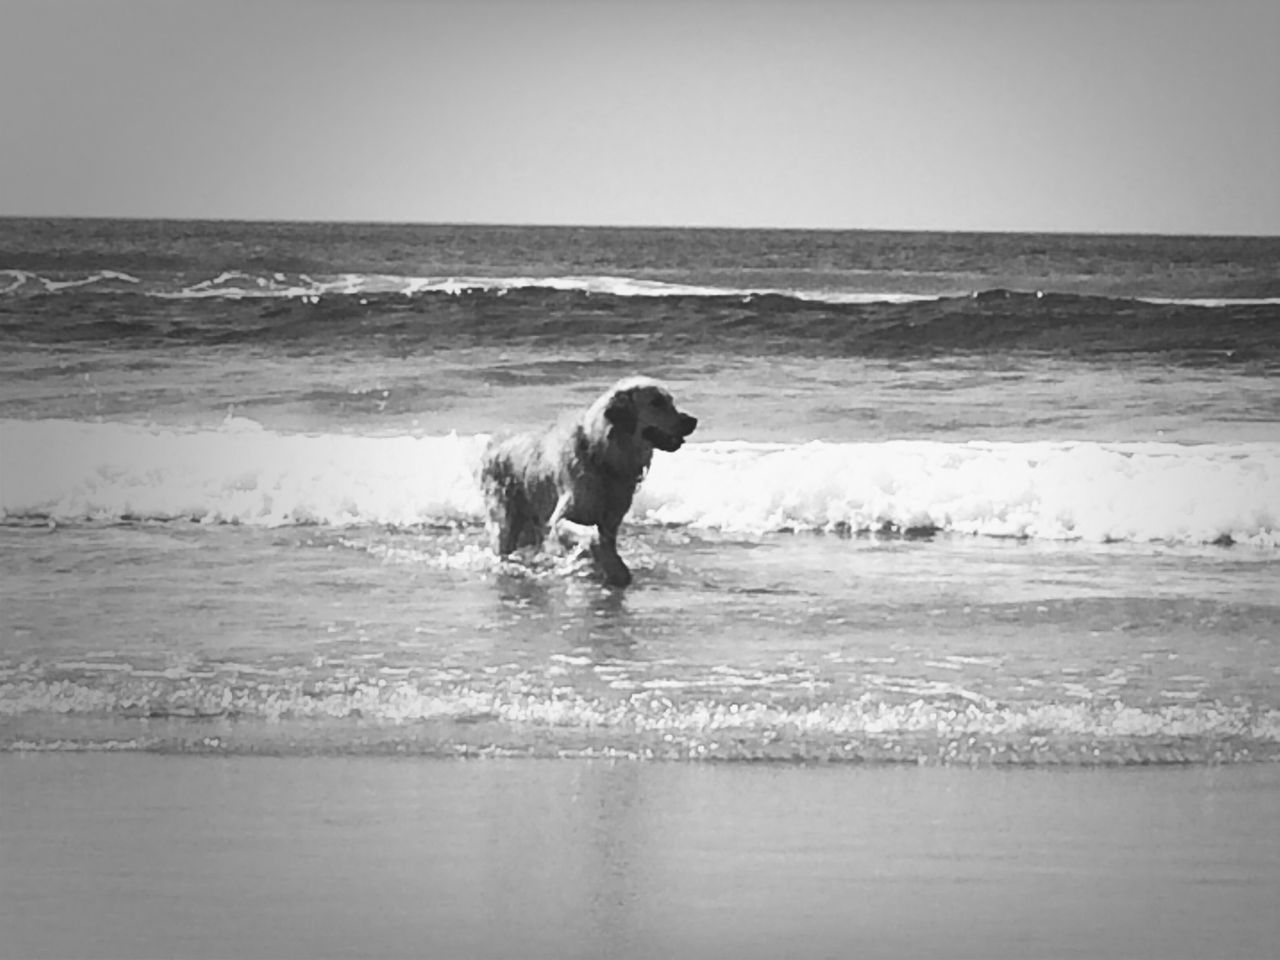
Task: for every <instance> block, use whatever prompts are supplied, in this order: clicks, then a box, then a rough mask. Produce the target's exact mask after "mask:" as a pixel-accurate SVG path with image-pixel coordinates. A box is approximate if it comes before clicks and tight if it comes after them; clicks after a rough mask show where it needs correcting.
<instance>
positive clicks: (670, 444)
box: [600, 377, 698, 453]
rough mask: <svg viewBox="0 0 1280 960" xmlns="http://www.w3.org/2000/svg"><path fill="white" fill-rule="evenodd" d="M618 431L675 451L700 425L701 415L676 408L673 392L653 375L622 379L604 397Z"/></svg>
mask: <svg viewBox="0 0 1280 960" xmlns="http://www.w3.org/2000/svg"><path fill="white" fill-rule="evenodd" d="M600 400H601V401H603V402H604V405H605V406H604V417H605V419H606V420H608V421H609V423H610V424H612V428H613V431H614V432H615V433H620V434H624V435H626V436H630V437H634V438H636V439H638V440H642V441H643V442H645V443H647V444H649V445H650V446H653V447H657V448H658V449H659V450H665V451H666V452H667V453H674V452H675V451H676V450H679V449H680V447H681V446H682V445H683V444H684V440H685V437H687V436H689V434H691V433H693V431H694V430H695V429H696V428H697V426H698V418H697V417H691V416H689V414H687V413H681V412H680V411H679V410H677V409H676V404H675V401H674V400H673V399H672V398H671V392H670V391H669V390H667V388H666V387H664V386H663V385H662V384H660V383H659V382H658V381H657V380H652V379H650V378H649V377H628V378H627V379H625V380H619V381H618V382H617V383H616V384H614V385H613V388H612V389H611V390H610V391H609V392H608V393H606V394H605V395H604V396H603V397H601V398H600Z"/></svg>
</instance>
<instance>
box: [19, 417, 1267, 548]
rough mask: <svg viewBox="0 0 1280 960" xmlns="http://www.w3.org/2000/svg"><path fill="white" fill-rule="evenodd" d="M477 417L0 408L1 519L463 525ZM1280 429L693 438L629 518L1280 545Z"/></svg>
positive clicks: (747, 527) (476, 496)
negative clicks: (1192, 434)
mask: <svg viewBox="0 0 1280 960" xmlns="http://www.w3.org/2000/svg"><path fill="white" fill-rule="evenodd" d="M487 439H488V438H487V436H485V435H474V436H459V435H456V434H450V435H448V436H425V437H416V436H388V437H369V436H357V435H349V434H316V435H304V434H283V433H276V432H274V431H270V430H266V429H264V428H262V427H261V426H260V425H259V424H257V423H255V422H254V421H251V420H244V419H234V418H231V419H228V420H227V421H225V422H224V423H223V424H221V425H220V426H219V427H218V428H216V429H185V430H184V429H177V428H161V427H145V426H137V425H130V424H119V423H80V422H72V421H56V420H46V421H0V451H3V452H4V455H3V459H0V517H4V518H8V519H14V520H29V519H50V520H55V521H60V522H75V521H86V520H138V519H144V520H176V519H185V520H193V521H200V522H203V523H240V524H250V525H256V526H279V525H285V524H325V525H333V526H349V525H368V524H377V525H395V526H412V525H419V524H473V523H478V522H480V520H481V519H482V515H483V500H482V496H481V492H480V488H479V485H478V483H477V481H476V478H475V468H476V465H477V463H478V460H479V456H480V452H481V450H482V449H483V447H484V444H485V443H486V441H487ZM1278 517H1280V444H1276V443H1267V442H1256V443H1238V444H1204V445H1186V444H1174V443H1097V442H1086V441H1071V442H1049V441H1037V442H1004V443H987V442H963V443H962V442H936V441H886V442H864V443H823V442H812V443H807V444H762V443H749V442H741V441H733V442H714V443H694V444H690V445H688V446H687V447H686V448H685V449H684V450H682V451H681V452H680V453H679V454H676V455H673V456H661V457H658V458H657V459H656V460H655V462H654V466H653V469H652V471H651V472H650V474H649V476H648V478H647V480H646V481H645V483H644V485H643V486H642V487H641V489H640V491H639V494H638V496H637V498H636V502H635V506H634V508H633V510H632V513H631V518H630V519H631V521H632V522H637V523H641V524H646V523H647V524H664V525H680V526H689V527H694V528H705V529H713V530H719V531H725V532H729V533H742V534H751V535H755V534H762V533H768V532H779V531H799V530H815V531H827V532H837V533H864V532H870V533H876V532H897V533H905V532H910V531H926V532H946V533H956V534H969V535H982V536H996V537H1025V538H1036V539H1049V540H1085V541H1095V542H1108V541H1134V542H1149V541H1161V542H1169V543H1231V542H1247V543H1252V544H1256V545H1259V546H1266V547H1274V546H1277V545H1280V535H1278V532H1277V531H1278V526H1280V525H1278Z"/></svg>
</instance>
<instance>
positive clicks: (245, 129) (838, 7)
mask: <svg viewBox="0 0 1280 960" xmlns="http://www.w3.org/2000/svg"><path fill="white" fill-rule="evenodd" d="M1278 51H1280V2H1277V0H1199V2H1190V0H1021V2H1018V0H986V2H980V0H897V2H890V0H845V2H837V0H828V2H821V0H756V2H752V0H738V2H731V0H682V2H666V0H515V2H510V3H508V2H500V0H464V2H447V0H418V2H415V0H360V2H355V0H352V2H347V3H340V2H325V0H297V2H289V0H259V2H240V0H205V2H184V0H0V214H8V215H79V216H145V217H161V216H163V217H231V218H272V219H322V220H324V219H341V220H350V219H358V220H410V221H428V222H430V221H450V222H501V223H581V224H597V223H598V224H662V225H704V226H778V227H836V228H843V227H880V228H903V229H980V230H1081V231H1140V232H1166V233H1261V234H1280V52H1278Z"/></svg>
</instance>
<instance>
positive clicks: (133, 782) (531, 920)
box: [0, 754, 1280, 960]
mask: <svg viewBox="0 0 1280 960" xmlns="http://www.w3.org/2000/svg"><path fill="white" fill-rule="evenodd" d="M1277 904H1280V766H1277V765H1251V766H1233V767H1193V768H1154V769H1119V770H1116V769H1111V770H1091V769H1072V770H1027V769H1017V770H991V769H986V770H970V769H937V768H892V767H889V768H885V767H881V768H858V767H852V766H846V767H798V766H788V765H776V766H769V765H752V766H749V765H708V764H679V763H671V764H664V763H637V762H631V761H618V762H609V761H570V760H550V761H520V760H479V761H423V760H394V759H379V758H306V757H296V758H257V757H234V758H226V759H223V758H208V757H174V756H151V755H101V754H52V755H20V754H19V755H8V756H0V956H3V957H14V958H32V960H34V958H40V957H58V958H69V957H93V958H105V957H182V958H187V957H192V958H194V957H209V958H213V957H237V958H240V957H246V958H248V957H262V958H286V957H290V958H291V957H299V958H303V957H305V958H316V957H486V958H488V957H493V958H499V957H512V958H516V957H583V958H587V957H592V958H594V957H628V958H629V957H664V958H665V957H709V958H710V957H738V958H741V957H761V958H773V957H852V956H857V957H860V958H865V957H926V956H931V957H943V956H945V957H1019V958H1028V957H1088V958H1102V957H1126V958H1135V957H1152V958H1156V957H1158V958H1179V957H1186V958H1192V957H1194V958H1204V957H1215V958H1228V957H1237V958H1263V957H1270V956H1275V955H1276V951H1277V949H1280V909H1278V908H1277Z"/></svg>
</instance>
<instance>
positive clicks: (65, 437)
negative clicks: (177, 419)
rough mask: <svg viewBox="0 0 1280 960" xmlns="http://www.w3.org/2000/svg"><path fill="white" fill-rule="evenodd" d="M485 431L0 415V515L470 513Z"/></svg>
mask: <svg viewBox="0 0 1280 960" xmlns="http://www.w3.org/2000/svg"><path fill="white" fill-rule="evenodd" d="M484 439H485V438H483V437H458V436H456V435H450V436H445V437H412V436H401V437H379V438H372V437H359V436H348V435H319V436H312V435H302V434H280V433H274V432H272V431H269V430H264V429H263V428H262V427H261V426H260V425H259V424H257V423H255V422H254V421H251V420H245V419H243V418H232V419H228V420H227V421H226V422H224V423H223V424H222V425H221V427H219V428H218V429H213V430H178V429H173V428H158V427H142V426H135V425H130V424H118V423H100V424H93V423H79V422H71V421H57V420H47V421H0V515H8V516H32V515H35V516H48V517H51V518H53V519H57V520H75V519H117V518H145V519H178V518H183V519H191V520H200V521H204V522H223V523H245V524H255V525H264V526H276V525H281V524H290V523H325V524H338V525H342V524H359V523H390V524H414V523H422V522H440V521H444V522H453V521H465V520H470V519H473V518H474V517H476V516H478V515H479V511H480V509H481V502H480V491H479V488H478V487H477V486H476V483H475V481H474V479H473V478H472V466H473V464H474V463H475V462H476V459H477V457H478V454H479V450H480V447H481V446H482V444H483V442H484Z"/></svg>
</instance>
